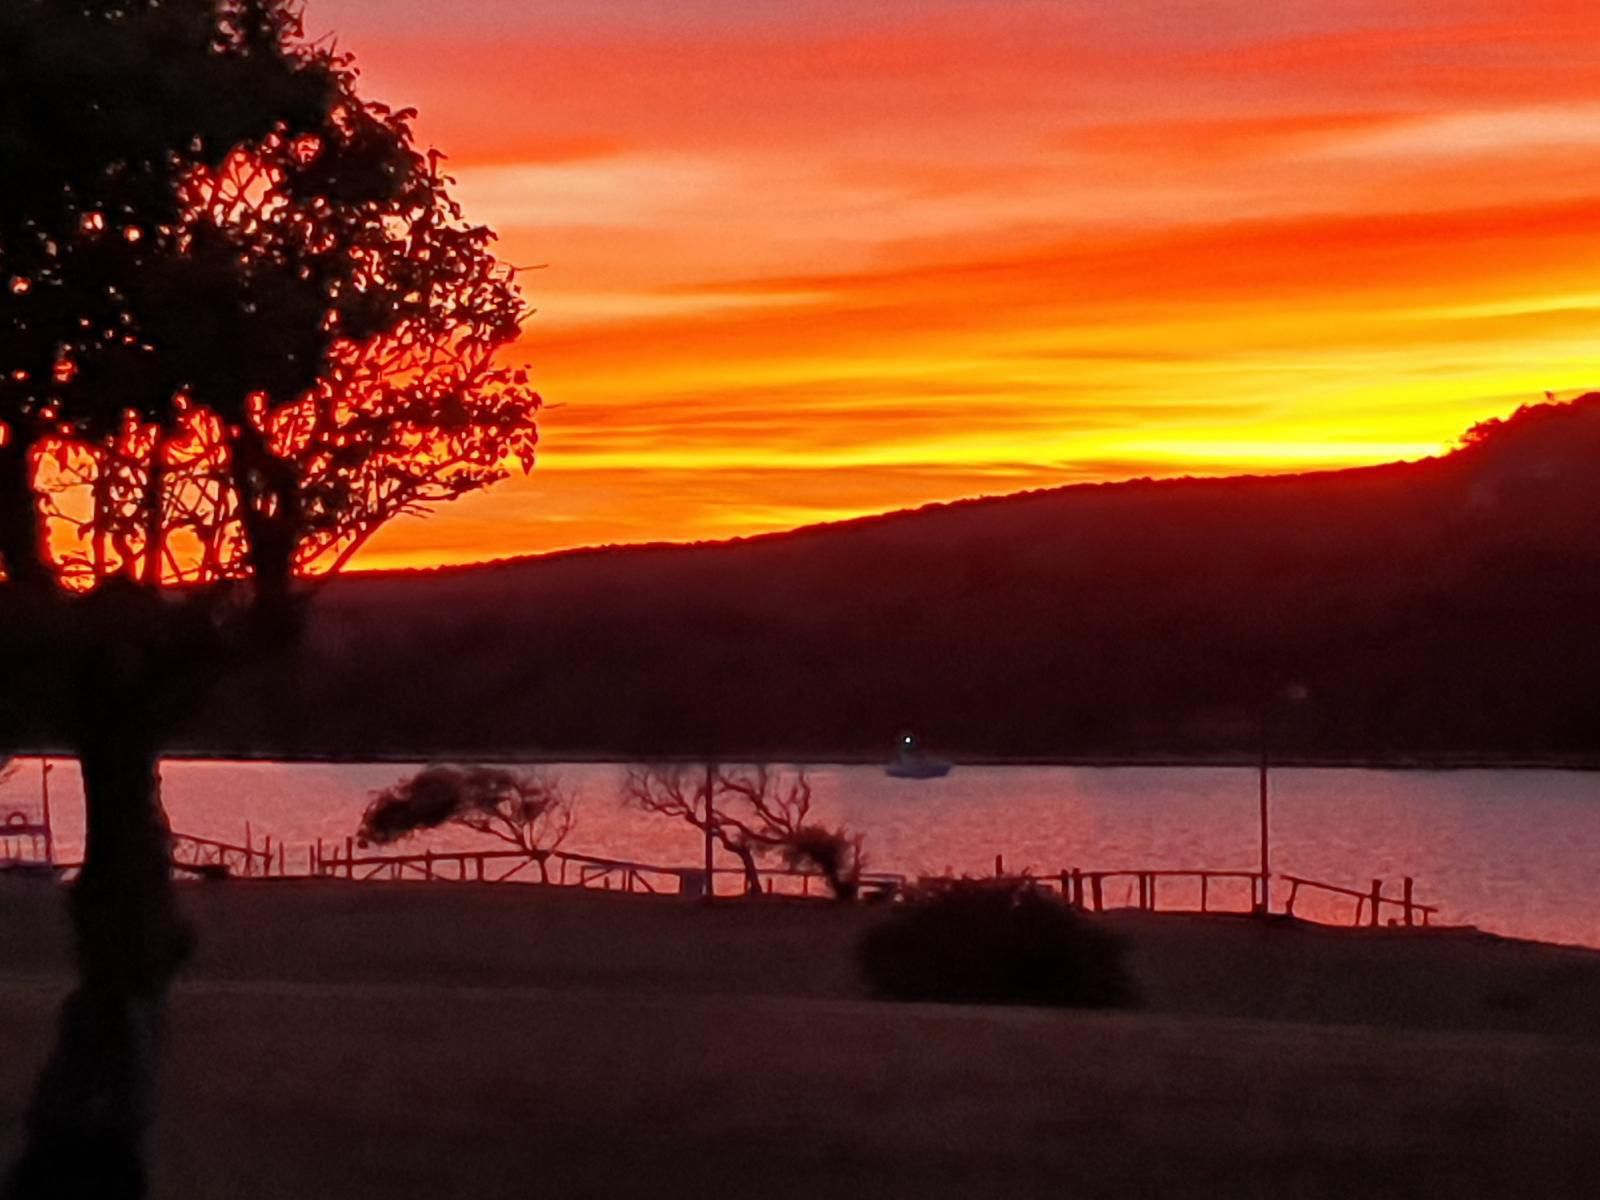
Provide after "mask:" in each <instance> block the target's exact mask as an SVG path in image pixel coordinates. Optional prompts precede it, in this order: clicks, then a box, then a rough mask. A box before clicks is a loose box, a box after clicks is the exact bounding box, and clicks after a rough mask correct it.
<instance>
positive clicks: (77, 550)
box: [0, 0, 538, 1197]
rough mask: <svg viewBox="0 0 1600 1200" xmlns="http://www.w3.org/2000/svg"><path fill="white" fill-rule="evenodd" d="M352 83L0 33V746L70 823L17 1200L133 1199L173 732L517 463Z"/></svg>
mask: <svg viewBox="0 0 1600 1200" xmlns="http://www.w3.org/2000/svg"><path fill="white" fill-rule="evenodd" d="M356 82H357V80H356V71H355V68H354V66H353V65H352V62H351V60H350V59H349V58H348V57H347V56H344V55H343V54H341V53H339V52H337V51H336V50H335V49H333V48H332V47H331V46H328V45H323V44H317V45H313V44H310V43H308V42H306V41H305V40H304V39H303V37H302V36H301V31H300V25H299V20H298V15H297V10H296V6H295V5H294V4H293V3H291V2H290V0H11V2H10V3H8V4H6V5H5V6H4V7H3V9H0V181H3V183H0V568H3V571H4V583H3V585H0V654H3V656H4V662H3V664H0V669H3V672H4V677H5V678H6V680H7V685H8V690H7V694H6V695H5V697H4V698H3V699H0V722H3V727H0V735H3V736H4V737H5V738H6V739H7V740H8V741H11V742H13V743H15V742H21V741H23V740H29V741H33V742H35V743H46V744H52V745H63V746H67V747H70V748H71V749H73V750H74V751H75V752H76V754H77V756H78V758H79V761H80V763H81V766H82V771H83V783H84V793H85V798H86V805H87V830H86V833H87V836H86V844H85V857H84V865H83V869H82V872H81V874H80V876H79V878H78V880H77V882H76V884H75V885H74V887H73V890H72V895H71V911H72V918H73V923H74V928H75V931H76V937H77V949H78V963H79V972H80V980H79V986H78V988H77V990H76V991H75V992H74V993H73V995H72V996H71V997H70V998H69V999H68V1001H67V1002H66V1004H65V1006H64V1008H63V1012H62V1018H61V1026H60V1031H59V1040H58V1043H57V1046H56V1049H55V1052H54V1055H53V1057H52V1058H51V1060H50V1061H49V1063H48V1065H47V1067H46V1069H45V1072H44V1075H43V1076H42V1078H41V1081H40V1085H39V1088H38V1091H37V1093H36V1095H35V1097H34V1101H33V1104H32V1106H31V1109H30V1113H29V1118H28V1136H29V1141H28V1146H27V1149H26V1151H25V1153H24V1156H23V1158H22V1159H21V1161H20V1162H19V1163H18V1165H17V1166H16V1168H15V1170H14V1171H13V1173H12V1175H11V1177H10V1180H9V1184H8V1190H7V1194H8V1195H10V1196H14V1197H17V1196H35V1195H86V1194H94V1195H97V1196H134V1195H139V1194H141V1193H142V1192H143V1189H144V1172H143V1165H142V1155H141V1143H142V1140H143V1133H144V1130H145V1128H146V1126H147V1124H148V1119H149V1106H150V1099H151V1098H150V1079H151V1060H152V1058H153V1055H154V1048H155V1046H156V1043H157V1041H158V1034H159V1030H160V1027H161V1017H162V1012H163V1010H164V1007H165V996H166V992H167V989H168V986H169V983H170V980H171V979H172V977H173V975H174V973H175V972H176V970H177V968H178V967H179V965H180V964H181V963H182V961H183V960H184V958H185V956H186V954H187V953H188V949H189V944H190V935H189V933H188V931H187V929H186V927H185V926H184V923H183V922H182V920H181V919H180V917H179V914H178V912H177V909H176V905H175V903H174V897H173V893H172V890H171V886H170V880H169V863H168V841H169V834H168V828H167V824H166V820H165V818H164V816H163V814H162V812H161V808H160V802H159V798H158V788H157V762H158V756H159V751H160V749H161V747H162V744H163V742H164V740H165V739H167V738H168V737H169V736H170V732H171V730H172V729H173V728H174V726H175V724H176V723H177V722H178V721H180V720H181V719H183V717H184V715H185V714H187V713H189V712H191V711H193V709H194V708H195V707H196V706H197V705H198V704H199V703H201V701H202V697H203V695H204V694H205V690H206V688H207V687H208V686H209V685H212V684H214V683H215V681H216V679H217V678H218V677H219V672H221V671H222V670H223V668H225V667H226V666H227V665H228V664H230V663H233V662H235V661H238V660H239V659H240V658H242V657H244V656H248V655H258V654H260V653H262V652H263V651H264V650H266V649H268V648H271V647H273V646H276V645H280V644H282V643H283V642H284V640H285V639H287V638H289V637H292V636H293V634H294V631H295V629H296V626H297V615H298V612H299V596H300V589H299V588H297V587H296V585H295V581H296V580H297V579H298V578H302V577H305V576H310V575H316V574H319V573H326V572H329V571H333V570H336V569H337V568H338V567H340V566H342V565H343V564H344V563H345V562H347V561H348V560H349V558H350V556H351V555H352V554H353V553H354V552H355V551H356V549H357V548H359V547H360V546H361V545H362V544H364V543H365V541H366V540H367V539H368V538H369V537H370V536H371V535H372V533H373V532H374V531H375V530H376V529H377V528H379V527H380V526H381V525H382V524H383V523H384V522H385V521H387V520H388V519H390V518H391V517H393V516H395V515H397V514H401V513H411V512H418V511H421V510H423V509H425V508H426V507H427V506H428V505H429V504H431V503H433V502H436V501H442V500H447V499H450V498H452V497H455V496H459V495H461V494H463V493H465V492H469V491H472V490H474V489H476V488H481V487H483V486H485V485H487V484H490V483H493V482H495V481H496V480H499V479H501V478H502V477H503V476H504V475H505V474H506V472H507V464H508V463H512V462H517V463H519V464H520V465H521V466H522V467H523V468H524V469H526V468H528V467H529V466H530V465H531V461H532V455H533V451H534V443H535V431H534V415H535V410H536V409H537V406H538V397H537V396H536V395H535V394H534V393H533V392H532V391H531V389H530V388H529V386H528V381H527V378H526V376H525V374H524V373H522V372H521V371H515V370H506V369H502V368H500V367H498V366H497V365H496V363H495V361H494V355H495V351H496V350H497V349H498V348H499V347H500V346H502V345H504V344H505V343H507V342H508V341H510V340H511V339H512V338H513V337H514V336H515V335H516V333H517V331H518V327H519V323H520V321H521V318H522V316H523V314H524V308H523V306H522V303H521V301H520V299H519V298H518V295H517V292H516V289H515V286H514V283H513V280H512V278H511V273H510V272H509V271H508V270H506V269H505V268H503V267H501V266H500V265H498V264H497V263H496V262H495V260H494V259H493V257H492V256H491V255H490V253H489V250H488V247H489V244H490V241H491V239H492V235H491V234H490V233H489V231H487V230H485V229H481V228H475V227H472V226H469V225H467V224H465V223H464V222H463V221H462V220H461V214H460V212H459V210H458V209H457V208H456V206H455V205H454V203H453V202H452V201H451V199H450V197H449V194H448V191H447V185H448V183H449V180H448V179H447V178H446V177H445V176H444V175H443V174H442V173H441V170H440V164H439V160H438V157H437V156H436V155H433V154H431V153H427V154H425V153H422V152H419V151H418V150H417V149H416V148H415V146H414V145H413V140H412V133H411V128H410V119H411V116H412V114H411V113H410V112H409V111H393V110H390V109H388V108H385V107H383V106H381V105H378V104H374V103H371V102H368V101H366V100H363V99H362V98H361V97H360V96H359V95H358V94H357V91H356Z"/></svg>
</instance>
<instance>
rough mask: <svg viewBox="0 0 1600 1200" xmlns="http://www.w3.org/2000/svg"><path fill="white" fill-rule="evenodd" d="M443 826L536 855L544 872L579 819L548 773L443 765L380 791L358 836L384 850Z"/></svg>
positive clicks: (364, 814)
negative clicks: (398, 842) (545, 864)
mask: <svg viewBox="0 0 1600 1200" xmlns="http://www.w3.org/2000/svg"><path fill="white" fill-rule="evenodd" d="M444 825H455V826H459V827H460V828H462V829H470V830H471V831H472V832H474V833H481V834H485V835H487V836H489V837H494V838H498V839H500V840H501V841H503V842H508V843H510V844H511V845H512V846H514V847H516V848H517V849H519V850H525V851H527V852H528V853H529V854H533V855H537V856H538V858H539V864H540V870H541V872H542V871H543V869H544V861H545V859H546V858H547V857H548V856H549V853H550V851H552V850H554V849H556V848H557V847H559V846H560V845H561V843H562V842H564V841H566V839H567V836H568V835H569V834H570V833H571V832H572V831H573V829H574V828H575V827H576V825H577V818H576V815H575V813H574V811H573V802H572V800H571V798H570V797H569V796H568V795H567V794H566V792H565V791H564V790H563V789H562V787H561V784H560V782H559V781H558V780H556V779H554V778H552V777H550V776H548V775H546V774H544V773H543V772H540V771H513V770H509V769H507V768H505V767H483V766H478V767H452V766H442V765H440V766H431V767H424V768H423V769H422V770H421V771H419V772H417V774H415V775H413V776H411V777H410V778H409V779H404V780H402V781H401V782H399V783H397V784H395V785H394V786H393V787H389V788H385V789H384V790H383V791H381V792H378V793H376V794H375V795H374V796H373V798H372V801H371V803H369V804H368V805H367V809H366V812H364V813H363V814H362V816H361V829H360V834H359V836H360V837H361V838H362V840H364V841H368V842H373V843H375V844H377V845H380V846H382V845H389V844H391V843H393V842H397V841H401V840H403V839H405V838H408V837H411V836H413V835H415V834H418V833H421V832H423V831H425V830H429V829H438V828H440V827H441V826H444Z"/></svg>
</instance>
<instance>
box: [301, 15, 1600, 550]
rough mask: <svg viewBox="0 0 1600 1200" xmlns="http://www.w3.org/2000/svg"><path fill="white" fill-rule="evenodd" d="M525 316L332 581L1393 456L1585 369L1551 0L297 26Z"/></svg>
mask: <svg viewBox="0 0 1600 1200" xmlns="http://www.w3.org/2000/svg"><path fill="white" fill-rule="evenodd" d="M307 24H308V30H309V32H311V33H312V34H315V35H322V34H329V33H334V32H336V33H337V36H338V41H339V43H340V44H341V45H342V46H344V47H345V48H347V49H350V50H353V51H355V52H356V54H357V56H358V59H359V61H360V63H361V64H362V68H363V72H364V76H365V80H366V88H365V90H366V91H367V93H368V94H369V95H370V96H372V97H374V98H378V99H382V100H384V101H386V102H388V103H391V104H394V105H397V106H399V105H411V106H415V107H417V108H419V109H420V110H421V114H422V115H421V117H420V119H419V122H418V127H419V130H420V132H421V135H422V137H423V139H424V140H425V141H427V142H430V143H432V144H435V145H437V146H438V147H440V148H441V149H443V150H444V151H445V152H446V153H448V154H449V156H450V164H451V166H452V168H453V173H454V174H455V175H456V176H457V178H458V181H459V185H458V188H457V191H458V195H459V196H460V198H461V199H462V201H463V202H464V204H465V206H466V209H467V214H468V216H469V217H470V218H472V219H473V220H476V221H481V222H484V223H487V224H490V225H492V226H493V227H495V228H496V229H497V230H498V231H499V232H500V234H501V237H502V241H501V251H502V253H503V254H504V256H505V257H506V258H507V259H508V260H510V261H511V262H514V263H518V264H522V265H528V266H533V265H537V264H548V265H547V266H544V268H543V269H541V270H537V271H532V272H529V273H528V274H527V276H526V277H525V286H526V290H527V292H528V296H529V299H530V300H531V302H533V303H534V304H535V305H536V306H537V307H538V310H539V311H538V313H537V315H536V316H535V317H534V318H533V319H532V320H531V321H530V322H529V324H528V326H527V329H526V331H525V334H524V338H523V341H522V343H521V344H520V345H519V347H518V348H517V355H518V356H519V357H521V358H523V359H525V360H526V361H527V362H529V363H531V364H532V365H533V367H534V370H535V375H536V378H537V380H538V382H539V386H540V389H541V391H542V392H543V393H544V395H545V397H546V400H547V401H548V402H549V404H550V406H551V407H550V410H549V411H548V413H547V415H546V418H545V421H544V427H543V436H544V442H543V445H542V458H541V461H540V464H539V467H538V469H537V471H536V472H535V473H534V475H533V476H532V477H531V478H528V479H517V480H515V481H513V482H511V483H507V484H505V485H503V486H501V487H499V488H496V489H494V490H493V491H491V492H489V493H486V494H483V495H480V496H476V497H473V498H470V499H468V500H466V501H463V502H460V503H457V504H454V505H451V506H449V507H448V508H446V509H444V510H441V511H440V512H439V513H438V514H437V515H435V516H433V517H432V518H429V519H428V520H426V521H416V520H406V521H402V522H399V523H397V524H396V525H394V526H393V527H392V528H390V529H388V530H386V531H385V532H384V533H383V534H381V535H380V536H379V538H378V539H376V540H375V541H374V542H373V544H372V546H371V548H370V550H369V551H368V552H367V553H366V555H365V557H364V559H363V560H362V563H361V565H364V566H367V567H380V566H399V565H422V564H427V563H436V562H451V561H466V560H473V559H481V558H488V557H495V556H504V555H509V554H519V553H529V552H536V551H543V550H549V549H555V548H559V547H565V546H574V545H584V544H591V543H597V542H624V541H648V540H661V539H666V540H688V539H696V538H711V537H727V536H732V535H737V534H744V533H752V532H758V531H764V530H770V529H781V528H786V527H790V526H793V525H799V524H804V523H808V522H814V521H819V520H830V519H835V518H839V517H844V516H853V515H856V514H860V513H865V512H875V511H881V510H885V509H891V508H901V507H906V506H911V505H916V504H920V503H924V502H927V501H930V500H942V499H952V498H955V497H959V496H968V495H976V494H982V493H997V492H1008V491H1016V490H1020V489H1023V488H1030V487H1040V486H1048V485H1052V484H1059V483H1067V482H1073V481H1078V480H1084V479H1106V478H1121V477H1127V476H1136V475H1169V474H1191V473H1192V474H1215V473H1220V472H1232V471H1239V470H1250V471H1259V470H1285V469H1300V468H1305V467H1321V466H1333V465H1345V464H1352V463H1361V462H1371V461H1379V460H1386V459H1393V458H1409V457H1417V456H1421V455H1426V454H1431V453H1436V452H1438V451H1439V450H1441V449H1443V448H1446V447H1448V446H1449V445H1450V444H1452V443H1453V441H1454V439H1455V438H1456V437H1457V435H1459V434H1460V432H1461V431H1462V430H1463V429H1464V428H1465V427H1466V426H1468V425H1469V424H1471V423H1472V422H1474V421H1477V420H1480V419H1483V418H1485V417H1489V416H1496V415H1501V414H1504V413H1506V412H1508V411H1510V410H1511V409H1513V408H1515V407H1516V406H1517V405H1518V404H1519V403H1522V402H1525V401H1528V400H1532V399H1536V398H1538V397H1539V395H1540V393H1541V392H1542V391H1543V390H1545V389H1551V390H1555V391H1558V392H1562V393H1568V392H1571V391H1573V390H1576V389H1581V388H1584V387H1585V386H1587V385H1590V384H1594V383H1597V382H1600V364H1597V355H1600V10H1597V9H1596V8H1595V6H1594V5H1593V4H1592V3H1589V2H1579V0H1519V2H1518V3H1515V4H1508V3H1505V2H1504V0H1493V2H1491V0H1433V2H1432V3H1426V4H1404V3H1398V2H1396V0H1382V2H1379V0H1355V2H1343V3H1341V2H1339V0H1318V2H1315V3H1313V2H1310V0H1277V2H1275V3H1272V4H1263V3H1261V0H1214V2H1209V3H1203V2H1199V0H1191V2H1185V0H1154V2H1152V0H1145V2H1139V0H1129V2H1128V3H1124V4H1107V3H1104V2H1103V0H1054V2H1051V3H1009V2H1006V0H893V2H885V3H878V4H862V3H859V2H858V0H849V2H847V0H783V2H779V0H675V2H672V3H667V2H665V0H457V2H455V3H449V4H440V3H438V2H437V0H309V4H308V19H307Z"/></svg>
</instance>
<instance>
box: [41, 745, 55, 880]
mask: <svg viewBox="0 0 1600 1200" xmlns="http://www.w3.org/2000/svg"><path fill="white" fill-rule="evenodd" d="M52 769H53V768H52V767H51V766H50V760H49V759H48V758H41V759H40V760H39V805H40V807H41V808H42V809H43V810H44V814H43V815H44V860H45V862H47V863H49V864H50V865H51V866H52V867H53V866H55V865H56V837H55V832H54V830H53V829H52V828H51V826H50V772H51V770H52Z"/></svg>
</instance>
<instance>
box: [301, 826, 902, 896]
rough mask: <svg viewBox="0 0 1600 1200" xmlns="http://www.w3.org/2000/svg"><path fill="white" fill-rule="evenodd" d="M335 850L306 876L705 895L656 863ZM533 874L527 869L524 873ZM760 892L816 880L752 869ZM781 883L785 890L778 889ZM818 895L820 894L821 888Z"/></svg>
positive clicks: (885, 885)
mask: <svg viewBox="0 0 1600 1200" xmlns="http://www.w3.org/2000/svg"><path fill="white" fill-rule="evenodd" d="M343 849H344V852H343V853H342V854H341V853H339V850H338V848H337V846H335V847H332V848H330V847H328V846H326V845H324V844H323V843H322V842H318V843H317V844H316V845H315V846H312V847H309V848H308V850H307V863H308V869H307V874H308V875H309V876H311V877H313V878H318V879H348V880H354V881H357V882H359V881H362V880H373V879H389V880H400V879H416V880H424V881H444V882H454V883H466V882H472V883H505V882H508V881H513V880H517V881H527V882H532V879H531V876H533V875H534V873H535V872H537V877H538V882H540V883H547V884H552V885H555V886H561V887H584V888H601V889H605V890H611V891H621V892H626V893H641V892H642V893H649V894H676V895H696V896H698V895H704V894H705V887H706V876H705V870H704V868H701V867H668V866H662V865H660V864H659V863H644V862H632V861H629V860H626V859H617V858H603V857H600V856H598V855H593V854H576V853H573V852H571V851H567V850H516V849H512V850H425V851H423V852H422V853H420V854H360V853H357V851H358V849H359V847H358V846H357V845H356V843H355V840H354V839H353V838H347V839H346V840H345V842H344V847H343ZM530 867H532V868H534V870H533V871H530V870H529V868H530ZM756 874H757V876H758V877H759V879H760V881H761V883H762V885H763V886H762V889H761V890H762V891H763V892H764V893H766V894H775V893H777V892H779V891H780V890H781V891H783V892H784V893H785V894H792V895H800V896H809V895H811V894H812V893H813V884H819V885H820V881H821V880H822V876H821V875H820V874H818V873H817V872H815V871H802V870H797V869H792V868H775V867H757V869H756ZM718 876H735V877H738V878H739V879H741V880H744V879H746V878H747V875H746V872H745V871H744V869H743V868H742V867H715V868H713V870H712V879H713V881H714V880H715V879H716V878H717V877H718ZM782 884H787V886H781V885H782ZM904 886H905V876H903V875H896V874H892V873H889V872H882V871H879V872H872V873H869V874H864V875H863V876H862V877H861V895H862V897H863V898H867V899H877V898H885V897H893V896H894V895H897V894H898V893H899V892H900V891H901V890H902V889H903V888H904ZM819 890H820V889H819Z"/></svg>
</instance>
